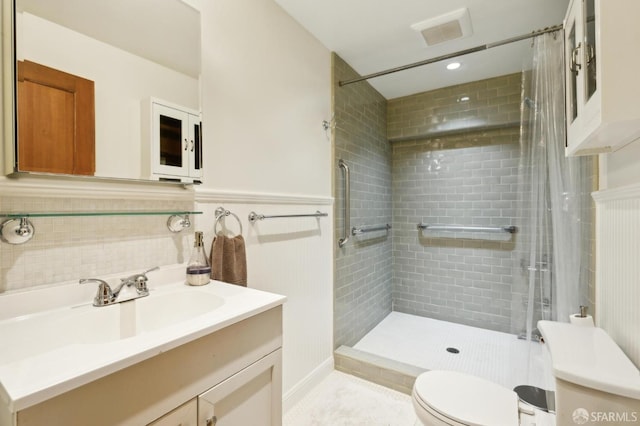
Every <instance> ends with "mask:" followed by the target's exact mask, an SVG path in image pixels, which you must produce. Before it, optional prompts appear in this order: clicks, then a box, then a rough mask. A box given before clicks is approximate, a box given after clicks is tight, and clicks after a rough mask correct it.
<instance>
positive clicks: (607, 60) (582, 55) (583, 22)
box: [564, 0, 640, 155]
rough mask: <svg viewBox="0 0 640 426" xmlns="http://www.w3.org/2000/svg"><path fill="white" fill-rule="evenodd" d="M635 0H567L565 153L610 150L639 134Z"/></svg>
mask: <svg viewBox="0 0 640 426" xmlns="http://www.w3.org/2000/svg"><path fill="white" fill-rule="evenodd" d="M639 14H640V2H639V1H637V0H616V1H607V0H571V2H570V3H569V9H568V11H567V15H566V17H565V22H564V28H565V75H566V91H565V93H566V121H567V149H566V153H567V155H590V154H595V153H602V152H611V151H615V150H616V149H618V148H621V147H622V146H624V145H626V144H627V143H629V142H631V141H633V140H635V139H636V138H638V137H640V102H638V99H640V84H638V81H637V75H638V69H639V67H640V57H639V56H638V55H635V54H634V53H633V49H634V46H636V45H637V44H638V43H640V26H638V25H637V23H636V21H637V16H638V15H639Z"/></svg>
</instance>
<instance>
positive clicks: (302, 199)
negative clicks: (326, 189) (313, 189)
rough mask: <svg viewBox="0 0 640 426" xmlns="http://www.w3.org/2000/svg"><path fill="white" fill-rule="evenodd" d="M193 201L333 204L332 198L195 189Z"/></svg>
mask: <svg viewBox="0 0 640 426" xmlns="http://www.w3.org/2000/svg"><path fill="white" fill-rule="evenodd" d="M195 201H196V202H198V203H219V202H229V203H246V204H320V205H329V206H330V205H332V204H333V197H322V196H316V195H303V194H277V193H266V192H265V193H263V192H242V191H223V190H215V189H201V188H196V189H195Z"/></svg>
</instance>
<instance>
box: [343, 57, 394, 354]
mask: <svg viewBox="0 0 640 426" xmlns="http://www.w3.org/2000/svg"><path fill="white" fill-rule="evenodd" d="M333 74H334V75H333V79H334V87H335V89H334V90H335V92H334V114H335V116H334V117H335V150H334V160H335V169H334V170H335V173H334V176H335V183H334V184H335V196H336V200H335V217H336V228H335V229H336V238H335V239H336V241H337V240H338V239H339V238H341V236H342V231H343V209H344V201H345V200H344V193H343V183H344V182H343V176H342V174H341V172H340V170H339V169H338V167H337V164H338V160H339V159H343V160H344V161H346V162H347V164H348V165H349V168H350V170H351V210H350V213H351V226H365V225H378V224H383V223H391V147H390V145H389V143H388V142H387V137H386V131H387V122H386V107H387V105H386V99H385V98H384V97H383V96H382V95H380V94H379V93H378V92H377V91H376V90H375V89H373V87H371V85H369V84H368V83H366V82H364V83H358V84H352V85H349V86H344V87H337V82H338V81H339V80H344V79H348V78H352V77H355V76H357V74H356V73H355V71H353V69H351V67H349V65H348V64H347V63H346V62H344V61H343V60H342V59H340V58H339V57H338V56H337V55H335V54H334V55H333ZM334 270H335V279H334V291H335V296H334V345H335V347H336V348H337V347H339V346H341V345H348V346H351V345H353V344H355V343H356V342H357V341H358V340H360V339H361V338H362V337H363V336H364V335H365V334H366V333H367V332H369V331H370V330H371V329H372V328H373V327H375V326H376V325H377V324H378V323H379V322H380V321H381V320H382V319H383V318H384V317H385V316H387V314H389V312H391V287H392V286H391V275H392V260H391V234H387V233H386V232H385V231H381V232H372V233H367V234H364V235H362V236H357V237H355V236H352V237H351V239H350V241H349V242H348V243H347V244H346V245H345V246H344V247H343V248H336V254H335V268H334Z"/></svg>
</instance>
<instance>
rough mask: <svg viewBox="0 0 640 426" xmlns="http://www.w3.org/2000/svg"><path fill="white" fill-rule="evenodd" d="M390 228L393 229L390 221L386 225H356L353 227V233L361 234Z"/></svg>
mask: <svg viewBox="0 0 640 426" xmlns="http://www.w3.org/2000/svg"><path fill="white" fill-rule="evenodd" d="M389 229H391V225H389V224H388V223H385V224H384V225H371V226H354V227H353V228H351V235H360V234H365V233H367V232H374V231H388V230H389Z"/></svg>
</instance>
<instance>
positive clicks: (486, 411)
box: [412, 370, 519, 426]
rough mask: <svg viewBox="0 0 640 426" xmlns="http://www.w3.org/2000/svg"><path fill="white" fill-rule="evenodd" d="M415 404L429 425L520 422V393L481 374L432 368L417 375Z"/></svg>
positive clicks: (509, 425)
mask: <svg viewBox="0 0 640 426" xmlns="http://www.w3.org/2000/svg"><path fill="white" fill-rule="evenodd" d="M412 400H413V407H414V409H415V412H416V415H417V416H418V419H419V420H420V421H421V422H422V424H424V425H425V426H444V425H454V426H458V425H465V426H466V425H473V426H479V425H483V426H488V425H491V426H518V424H519V423H518V395H517V394H516V393H515V392H513V391H512V390H509V389H507V388H505V387H502V386H500V385H498V384H495V383H493V382H490V381H488V380H485V379H481V378H480V377H475V376H471V375H468V374H464V373H460V372H457V371H443V370H432V371H427V372H426V373H422V374H420V375H419V376H418V378H416V382H415V384H414V385H413V392H412Z"/></svg>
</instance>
